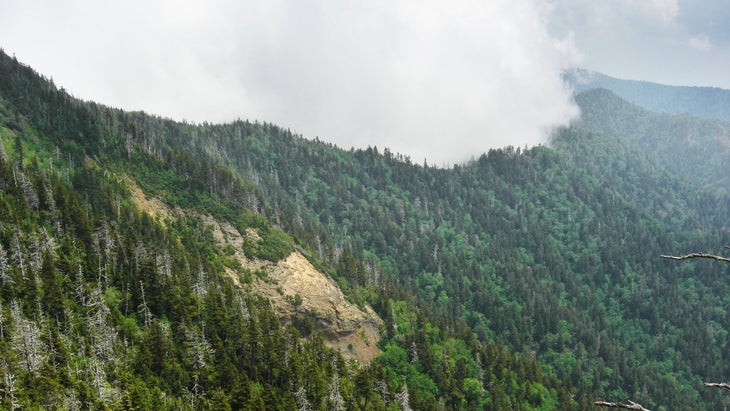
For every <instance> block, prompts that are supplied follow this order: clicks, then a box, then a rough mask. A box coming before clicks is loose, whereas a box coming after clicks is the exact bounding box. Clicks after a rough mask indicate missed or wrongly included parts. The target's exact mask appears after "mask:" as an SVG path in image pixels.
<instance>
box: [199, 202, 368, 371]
mask: <svg viewBox="0 0 730 411" xmlns="http://www.w3.org/2000/svg"><path fill="white" fill-rule="evenodd" d="M200 218H201V220H202V221H203V223H204V224H205V225H207V226H208V227H210V228H211V230H212V233H213V238H214V239H215V240H216V242H217V243H218V245H219V246H221V247H231V248H233V250H234V254H233V256H232V258H234V259H236V260H237V261H238V262H240V263H241V265H242V266H244V267H246V268H248V269H251V270H258V269H263V270H264V271H265V272H266V274H267V275H268V277H269V278H268V279H266V280H260V279H255V280H254V282H253V284H252V286H251V288H252V290H253V291H257V292H260V293H262V294H264V295H266V296H267V297H269V299H270V300H271V302H272V303H273V305H274V307H275V308H276V309H277V311H278V312H279V314H280V316H281V318H282V319H283V320H284V321H291V319H292V317H293V316H294V315H302V316H307V317H309V318H310V319H311V320H312V322H313V323H314V324H315V325H316V326H317V328H318V329H319V330H320V331H321V333H322V334H323V336H324V337H325V340H326V342H327V345H329V346H330V347H333V348H336V349H339V350H340V352H342V354H343V356H345V358H353V359H356V360H358V361H360V362H361V363H369V362H370V361H371V360H372V359H373V357H375V356H376V355H377V354H378V353H380V350H379V349H378V348H377V346H376V345H375V344H376V343H377V342H378V341H379V340H380V335H379V334H378V327H379V325H380V323H382V320H381V319H380V317H378V315H377V314H376V313H375V312H374V311H373V310H372V308H370V307H369V306H366V307H358V306H357V305H354V304H352V303H350V302H349V301H348V300H347V298H345V295H344V294H343V293H342V290H340V287H339V286H338V285H337V283H336V282H335V281H334V280H333V279H332V278H330V277H329V276H327V275H325V274H324V273H321V272H319V271H318V270H317V269H316V268H315V267H314V266H313V265H312V264H311V263H310V262H309V261H308V260H307V259H306V257H304V255H302V254H301V253H300V252H298V251H295V252H293V253H292V254H290V255H289V257H287V258H286V259H284V260H282V261H279V262H278V263H277V264H272V263H270V262H268V261H260V260H250V259H248V258H246V255H245V253H244V251H243V241H244V237H247V238H249V239H251V240H254V241H258V240H259V239H260V237H259V236H258V233H256V231H255V230H253V229H248V230H247V231H246V233H245V234H243V235H242V234H241V233H240V232H239V231H238V230H237V229H236V228H235V227H233V226H232V225H230V224H228V223H226V222H219V221H217V220H215V219H213V218H212V217H210V216H200ZM226 272H227V274H228V275H229V276H230V277H231V279H232V281H233V283H234V284H235V285H236V286H238V287H241V288H243V285H242V284H241V282H240V280H239V278H238V275H237V274H236V273H235V272H234V271H233V270H231V269H228V268H227V269H226ZM297 295H298V296H299V297H301V304H299V305H298V306H297V307H296V308H295V306H294V301H295V296H297Z"/></svg>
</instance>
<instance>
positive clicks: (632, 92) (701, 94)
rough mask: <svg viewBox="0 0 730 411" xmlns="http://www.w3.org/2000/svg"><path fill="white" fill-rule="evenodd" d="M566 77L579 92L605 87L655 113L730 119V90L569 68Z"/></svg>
mask: <svg viewBox="0 0 730 411" xmlns="http://www.w3.org/2000/svg"><path fill="white" fill-rule="evenodd" d="M563 77H564V78H565V79H566V80H567V81H568V82H569V83H570V84H571V86H572V87H573V89H574V90H576V92H582V91H587V90H591V89H597V88H603V89H607V90H611V92H613V93H614V94H616V95H618V96H619V97H621V98H623V99H624V100H626V101H628V102H631V103H633V104H636V105H639V106H641V107H644V108H645V109H647V110H650V111H653V112H656V113H667V114H690V115H693V116H696V117H701V118H706V119H718V120H724V121H730V90H724V89H721V88H716V87H683V86H667V85H663V84H656V83H651V82H647V81H635V80H621V79H617V78H613V77H609V76H607V75H605V74H601V73H598V72H595V71H588V70H580V69H577V70H571V71H568V72H566V73H565V74H564V76H563Z"/></svg>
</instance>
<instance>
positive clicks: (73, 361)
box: [0, 53, 587, 410]
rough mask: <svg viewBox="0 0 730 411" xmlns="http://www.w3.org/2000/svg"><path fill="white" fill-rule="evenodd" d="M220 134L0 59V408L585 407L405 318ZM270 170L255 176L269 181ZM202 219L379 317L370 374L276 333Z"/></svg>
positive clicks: (387, 292) (564, 388)
mask: <svg viewBox="0 0 730 411" xmlns="http://www.w3.org/2000/svg"><path fill="white" fill-rule="evenodd" d="M238 126H239V127H245V129H246V132H247V133H249V132H251V133H257V134H258V135H260V136H262V138H263V139H274V140H281V141H288V140H287V139H291V138H293V137H292V136H291V133H287V132H284V131H282V130H280V129H278V128H276V127H273V126H270V125H257V124H249V123H238ZM230 130H232V131H233V130H234V129H233V128H231V129H230ZM218 132H219V130H218V128H216V127H212V126H208V125H202V126H193V125H189V124H180V123H175V122H172V121H169V120H164V119H160V118H156V117H152V116H148V115H145V114H143V113H125V112H122V111H120V110H115V109H110V108H107V107H104V106H100V105H97V104H94V103H85V102H81V101H79V100H76V99H74V98H72V97H71V96H69V95H68V94H67V93H66V92H65V91H63V90H58V89H57V88H56V87H55V86H54V85H53V84H52V83H51V82H49V81H48V80H46V79H44V78H42V77H40V76H39V75H38V74H36V73H35V72H34V71H33V70H32V69H31V68H29V67H27V66H23V65H22V64H20V63H18V62H17V61H15V60H14V59H11V58H9V57H8V56H7V55H5V54H2V53H0V139H1V141H2V144H1V145H0V148H2V150H0V187H2V192H0V353H1V355H0V358H1V360H0V375H1V377H2V378H0V388H2V395H1V396H0V408H5V409H19V408H25V409H40V408H45V409H52V408H59V409H85V408H92V409H103V408H111V409H175V410H178V409H217V410H218V409H282V410H290V409H295V408H299V409H361V410H369V409H374V410H378V409H386V408H387V409H409V408H410V407H412V408H414V409H437V408H438V407H441V406H443V407H447V408H451V409H482V408H488V409H506V408H523V409H539V408H542V409H554V408H561V409H575V408H576V407H578V402H577V401H583V402H586V401H587V397H586V396H583V397H581V396H580V392H578V391H577V390H574V389H572V388H570V387H569V386H568V385H566V384H564V383H563V382H561V381H559V380H557V379H555V378H552V377H549V376H545V375H543V373H542V372H541V371H540V368H539V365H538V363H537V362H536V361H535V360H534V359H533V358H530V357H525V356H522V355H519V354H511V353H509V352H508V351H507V350H506V347H504V346H500V345H498V344H497V343H495V342H494V341H492V340H481V341H479V340H477V339H476V338H475V334H474V333H473V332H472V331H471V330H470V329H469V328H468V327H467V326H466V325H465V323H464V322H463V321H461V320H459V319H458V318H452V317H447V316H444V315H439V314H438V313H436V312H432V311H429V310H427V309H425V308H424V309H420V310H419V309H418V308H417V304H416V302H415V301H416V297H415V296H414V295H413V294H411V293H410V292H409V291H408V290H406V289H402V288H399V287H396V286H395V284H394V280H393V278H392V277H391V276H389V275H387V274H381V273H382V272H383V270H382V269H381V268H379V267H377V266H374V265H372V264H371V265H366V264H365V263H364V262H363V260H360V259H358V258H356V257H358V256H360V255H361V254H362V253H361V252H360V250H353V249H350V248H347V249H345V248H343V247H338V245H337V244H335V243H333V242H332V241H331V240H330V239H329V238H328V236H327V230H326V229H325V228H324V227H313V226H312V225H311V224H312V219H311V218H308V217H306V216H305V217H302V218H296V217H297V214H296V212H294V211H292V212H289V211H286V210H285V209H284V208H283V207H280V206H279V205H278V204H277V203H276V200H275V199H272V197H270V196H268V195H267V194H266V191H269V190H271V191H276V190H282V188H281V187H279V186H272V187H267V186H265V184H264V182H263V181H262V179H261V178H260V177H258V173H254V172H246V173H242V172H240V170H238V169H236V168H233V167H232V163H231V162H230V161H227V160H226V154H225V152H224V151H220V150H219V148H220V147H222V146H220V145H218V144H217V143H216V141H217V139H219V138H228V139H231V140H233V139H234V137H235V136H234V135H233V134H230V135H224V134H217V133H218ZM301 142H302V143H304V142H303V141H301ZM308 144H311V143H308ZM316 146H318V147H319V146H321V145H316ZM257 150H259V149H256V148H252V149H251V152H250V154H251V155H253V156H257V153H258V152H259V151H257ZM334 152H337V151H336V150H334ZM274 165H275V164H273V163H272V164H271V165H270V166H269V167H268V168H265V169H263V170H262V171H261V173H262V174H266V175H267V176H268V175H275V174H276V171H277V170H275V169H274V168H272V167H273V166H274ZM294 204H295V203H294ZM155 206H159V207H162V209H165V210H171V211H170V212H165V213H162V212H159V211H160V209H158V210H156V211H155V210H154V207H155ZM201 215H206V216H210V217H206V218H207V219H210V218H214V219H216V220H218V221H225V222H226V223H227V224H230V225H231V226H232V227H234V228H235V229H236V230H237V231H239V232H249V231H253V232H254V233H255V236H253V237H254V238H257V240H256V241H245V242H244V244H243V249H244V251H245V253H246V257H248V258H258V259H261V260H269V261H272V262H276V261H278V260H280V259H282V258H284V257H286V256H287V255H288V254H289V253H291V252H292V251H294V249H295V248H296V249H298V250H299V251H300V252H303V253H305V254H307V255H308V256H309V259H310V260H311V261H312V262H313V263H314V264H315V265H316V266H317V267H318V268H319V269H320V270H323V271H324V272H325V273H328V274H329V275H331V276H333V277H334V278H335V279H336V280H337V281H338V283H339V284H340V285H341V286H342V287H343V288H344V289H345V291H346V292H347V293H348V294H349V295H350V298H351V299H353V300H355V301H356V302H358V303H359V304H365V300H366V299H367V300H368V301H370V302H371V303H372V304H373V306H374V307H375V308H376V309H377V310H378V312H379V313H380V314H381V315H384V316H385V317H386V319H387V330H388V331H387V333H385V334H387V338H386V339H384V340H383V341H381V342H376V341H372V343H373V344H375V343H379V344H380V346H381V348H382V349H383V350H384V351H385V352H384V354H383V355H382V356H381V358H378V359H376V360H375V361H374V362H372V363H371V364H369V365H366V364H357V363H355V362H351V361H345V360H344V359H343V356H342V355H341V353H338V352H336V351H334V350H332V349H329V348H327V347H326V346H325V344H324V341H323V339H322V337H321V336H320V334H319V331H318V327H317V325H316V324H313V323H312V321H311V319H310V318H309V317H307V316H303V315H300V314H299V313H295V314H294V315H293V316H290V317H288V318H286V319H284V318H282V317H281V316H280V313H279V312H276V311H274V309H273V308H272V306H271V304H270V302H269V301H268V300H267V299H265V298H263V297H262V296H261V295H258V294H256V293H254V292H250V291H245V290H246V289H248V288H246V287H245V286H246V284H248V283H250V282H255V281H273V280H272V279H271V278H267V277H266V275H265V274H262V272H259V271H256V272H251V271H250V270H247V269H245V268H244V267H241V266H240V265H238V264H236V261H234V259H233V258H232V254H231V253H235V250H230V249H221V247H219V246H218V244H217V243H216V240H215V239H214V238H213V234H212V233H211V230H210V228H209V227H208V226H206V225H205V224H204V221H203V219H202V218H201V217H200V216H201ZM267 216H268V217H267ZM269 218H270V219H271V220H272V221H274V222H275V223H276V224H277V225H280V226H283V227H287V231H288V232H289V234H286V233H285V232H283V231H282V230H281V229H280V228H277V227H276V226H275V225H274V224H272V223H271V222H270V221H269ZM305 221H306V222H305ZM317 230H319V231H317ZM315 239H318V240H317V241H316V242H315V241H314V240H315ZM320 249H321V250H323V251H322V253H321V254H320V253H319V250H320ZM324 250H327V251H324ZM229 270H233V271H234V272H237V273H238V274H239V278H238V282H239V283H242V284H243V285H244V288H243V289H241V288H239V287H236V286H235V284H234V282H233V281H232V280H231V279H230V275H228V274H227V273H229V272H230V271H229ZM491 387H494V388H491ZM574 395H578V397H577V398H576V400H574V399H572V398H571V397H572V396H574Z"/></svg>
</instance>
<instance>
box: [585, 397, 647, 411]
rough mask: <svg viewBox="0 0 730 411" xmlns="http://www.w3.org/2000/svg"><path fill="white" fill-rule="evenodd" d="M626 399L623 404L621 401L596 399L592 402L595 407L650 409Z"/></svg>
mask: <svg viewBox="0 0 730 411" xmlns="http://www.w3.org/2000/svg"><path fill="white" fill-rule="evenodd" d="M628 401H629V403H628V404H625V403H623V402H608V401H596V402H594V403H593V405H595V406H596V407H608V408H624V409H627V410H638V411H650V410H648V409H646V408H644V407H642V406H641V404H637V403H635V402H633V401H631V400H628Z"/></svg>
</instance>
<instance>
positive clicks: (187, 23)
mask: <svg viewBox="0 0 730 411" xmlns="http://www.w3.org/2000/svg"><path fill="white" fill-rule="evenodd" d="M15 3H16V2H10V1H3V0H0V10H4V11H6V12H4V13H0V14H2V15H4V16H5V17H0V27H4V28H0V38H6V39H11V41H8V42H7V44H5V45H3V47H6V51H9V52H17V55H18V58H19V59H21V60H23V59H26V58H27V59H26V60H24V61H26V62H27V63H29V64H31V65H33V66H34V67H35V68H36V69H38V70H39V71H41V72H43V73H44V74H47V75H50V76H53V77H54V79H55V80H56V83H57V84H59V85H62V86H64V87H66V88H67V89H69V90H70V91H71V92H73V93H74V94H76V95H78V96H80V97H83V98H87V99H93V100H97V101H100V102H102V103H106V104H111V105H114V106H120V107H123V108H127V109H143V110H146V111H148V112H152V113H155V114H160V115H163V116H170V117H173V118H177V119H187V120H192V121H209V122H223V121H229V120H233V119H235V118H239V117H240V118H249V119H257V120H263V121H269V122H273V123H276V124H278V125H281V126H283V127H290V128H291V129H293V130H296V131H298V132H300V133H302V134H303V135H304V136H305V137H311V138H313V137H315V136H318V137H320V138H321V139H323V140H325V141H331V142H334V143H336V144H338V145H340V146H342V147H344V148H349V147H350V146H356V147H366V146H368V145H377V146H379V147H381V148H383V147H385V146H388V147H390V148H391V150H393V151H396V152H401V153H403V154H406V155H409V156H411V157H412V158H413V159H414V161H420V160H421V159H423V158H427V159H428V160H429V162H431V163H437V164H445V163H452V162H459V161H463V160H466V159H468V158H470V157H471V156H478V155H479V154H481V153H482V152H484V151H486V150H487V149H489V148H492V147H501V146H505V145H516V146H521V145H534V144H539V143H542V142H545V141H546V140H547V139H546V136H547V133H548V132H549V130H550V129H552V128H554V127H556V126H559V125H563V124H567V123H568V122H569V121H570V120H571V119H572V118H574V117H575V116H576V115H577V109H576V107H575V106H574V104H573V103H572V102H571V99H570V92H569V90H566V89H565V88H564V85H563V83H562V82H561V80H560V73H561V71H562V69H564V68H567V67H570V66H573V65H575V64H576V62H577V60H578V59H579V58H580V53H578V52H577V51H576V49H575V47H574V45H573V40H572V37H571V36H570V33H569V32H568V33H565V35H562V36H560V37H556V36H551V35H550V34H549V33H548V31H547V20H546V19H547V13H548V12H549V8H548V7H547V6H546V3H544V2H540V1H538V0H492V1H477V0H458V1H453V2H443V1H435V0H425V1H419V2H413V1H405V0H391V1H386V0H372V1H368V2H362V1H355V0H342V1H338V2H328V1H325V0H303V1H294V0H270V1H265V2H260V1H225V0H219V1H213V2H202V3H201V2H177V1H174V2H173V1H169V0H168V1H153V2H149V1H140V0H131V1H128V2H116V3H106V2H103V4H102V2H95V1H89V0H73V1H67V2H57V3H54V4H55V5H54V6H51V7H46V4H45V2H40V1H38V0H28V1H24V2H19V4H15ZM31 22H32V23H33V24H32V25H31V24H30V23H31ZM26 56H27V57H26Z"/></svg>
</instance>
